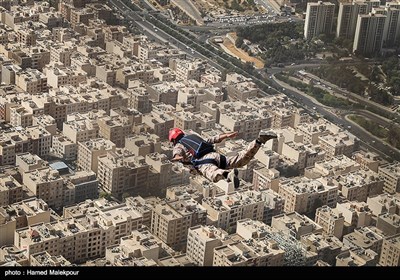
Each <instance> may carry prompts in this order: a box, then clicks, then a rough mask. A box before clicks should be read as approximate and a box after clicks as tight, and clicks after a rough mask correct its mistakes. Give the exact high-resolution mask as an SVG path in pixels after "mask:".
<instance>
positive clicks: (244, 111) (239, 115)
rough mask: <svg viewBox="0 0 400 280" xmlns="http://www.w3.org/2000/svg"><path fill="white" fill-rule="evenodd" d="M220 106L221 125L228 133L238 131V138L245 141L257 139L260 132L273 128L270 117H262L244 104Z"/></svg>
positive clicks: (227, 103)
mask: <svg viewBox="0 0 400 280" xmlns="http://www.w3.org/2000/svg"><path fill="white" fill-rule="evenodd" d="M219 106H220V117H219V124H220V125H222V126H224V127H225V128H226V129H227V130H228V131H237V132H238V136H237V137H239V138H242V139H243V140H245V141H252V140H254V139H256V138H257V137H258V133H259V132H260V130H263V129H268V128H270V127H271V117H270V116H269V115H262V114H260V113H259V112H258V111H256V110H254V109H251V108H249V107H248V106H247V105H245V104H244V103H243V102H239V101H237V102H222V103H220V104H219Z"/></svg>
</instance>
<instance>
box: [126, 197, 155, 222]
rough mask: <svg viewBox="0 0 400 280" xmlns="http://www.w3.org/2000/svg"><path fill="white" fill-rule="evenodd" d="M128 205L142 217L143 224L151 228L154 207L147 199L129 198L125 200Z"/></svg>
mask: <svg viewBox="0 0 400 280" xmlns="http://www.w3.org/2000/svg"><path fill="white" fill-rule="evenodd" d="M125 203H126V205H128V206H129V207H131V208H132V209H133V210H135V211H136V212H138V213H140V215H141V216H142V224H143V225H144V226H146V227H148V228H150V227H151V217H152V213H153V207H152V205H151V203H149V202H148V201H147V200H146V199H144V198H142V197H141V196H135V197H132V196H130V197H127V198H126V199H125Z"/></svg>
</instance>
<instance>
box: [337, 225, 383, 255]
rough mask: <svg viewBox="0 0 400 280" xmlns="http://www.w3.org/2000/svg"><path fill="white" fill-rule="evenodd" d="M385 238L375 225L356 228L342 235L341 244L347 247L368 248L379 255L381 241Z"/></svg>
mask: <svg viewBox="0 0 400 280" xmlns="http://www.w3.org/2000/svg"><path fill="white" fill-rule="evenodd" d="M384 240H385V235H384V233H383V232H382V231H381V230H379V229H377V228H376V227H372V226H369V227H362V228H356V229H355V230H354V232H352V233H349V234H346V235H345V236H343V245H345V246H347V247H349V248H363V249H364V250H367V249H370V250H372V251H374V252H375V253H377V254H378V257H379V256H381V250H382V243H383V241H384Z"/></svg>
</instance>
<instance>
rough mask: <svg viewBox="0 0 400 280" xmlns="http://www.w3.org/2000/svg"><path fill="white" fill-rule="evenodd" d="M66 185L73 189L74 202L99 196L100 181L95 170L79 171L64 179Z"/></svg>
mask: <svg viewBox="0 0 400 280" xmlns="http://www.w3.org/2000/svg"><path fill="white" fill-rule="evenodd" d="M64 185H65V186H66V187H67V188H69V189H73V193H74V195H73V197H74V201H73V202H74V203H80V202H82V201H85V200H86V199H95V198H98V196H99V190H98V187H99V181H98V180H97V177H96V173H94V172H93V171H77V172H76V173H75V174H73V175H71V176H68V177H67V178H66V179H65V180H64Z"/></svg>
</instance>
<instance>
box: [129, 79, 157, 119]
mask: <svg viewBox="0 0 400 280" xmlns="http://www.w3.org/2000/svg"><path fill="white" fill-rule="evenodd" d="M127 94H128V96H129V101H128V106H129V107H131V108H134V109H135V110H138V111H139V112H140V113H142V114H147V113H150V112H151V109H152V105H153V102H152V100H150V98H151V95H150V93H149V92H148V91H147V90H146V88H145V87H141V86H140V87H134V88H128V90H127Z"/></svg>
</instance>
